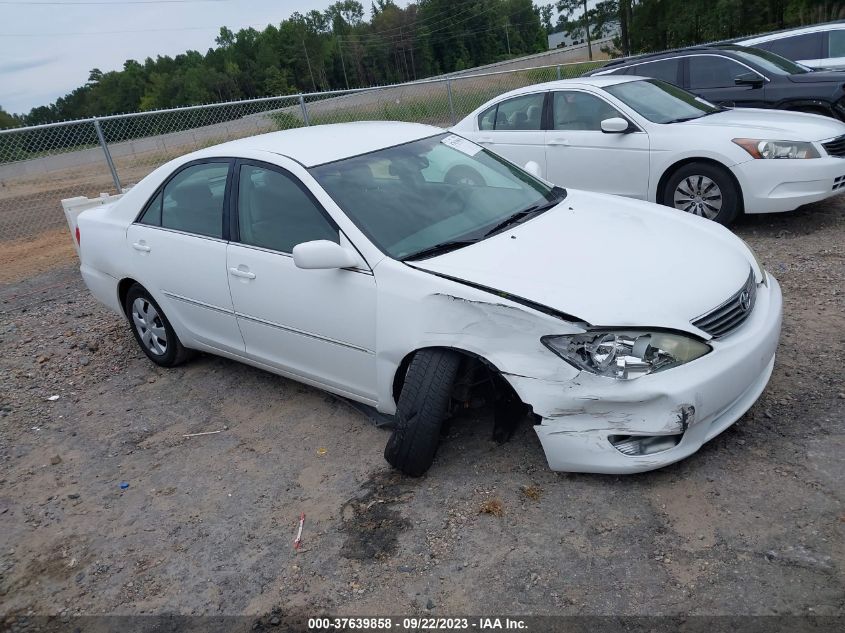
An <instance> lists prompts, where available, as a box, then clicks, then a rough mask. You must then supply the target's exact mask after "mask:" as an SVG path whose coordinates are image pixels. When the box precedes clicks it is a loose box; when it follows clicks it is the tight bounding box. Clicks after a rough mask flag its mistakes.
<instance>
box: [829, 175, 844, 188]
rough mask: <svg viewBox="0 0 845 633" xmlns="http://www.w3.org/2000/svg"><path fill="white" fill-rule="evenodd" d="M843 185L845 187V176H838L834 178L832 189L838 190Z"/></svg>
mask: <svg viewBox="0 0 845 633" xmlns="http://www.w3.org/2000/svg"><path fill="white" fill-rule="evenodd" d="M842 187H845V176H837V177H836V178H834V179H833V187H832V189H833V191H836V190H837V189H842Z"/></svg>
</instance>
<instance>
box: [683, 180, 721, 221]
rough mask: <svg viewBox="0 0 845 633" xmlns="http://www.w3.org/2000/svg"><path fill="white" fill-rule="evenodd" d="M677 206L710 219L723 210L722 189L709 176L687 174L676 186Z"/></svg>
mask: <svg viewBox="0 0 845 633" xmlns="http://www.w3.org/2000/svg"><path fill="white" fill-rule="evenodd" d="M674 203H675V208H676V209H680V210H681V211H686V212H687V213H692V214H693V215H700V216H701V217H703V218H707V219H708V220H714V219H716V216H717V215H719V212H720V211H721V210H722V190H721V189H719V185H717V184H716V183H715V182H714V181H713V180H711V179H710V178H708V177H707V176H687V177H686V178H684V179H683V180H681V182H679V183H678V186H677V187H675V195H674Z"/></svg>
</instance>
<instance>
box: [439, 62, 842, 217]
mask: <svg viewBox="0 0 845 633" xmlns="http://www.w3.org/2000/svg"><path fill="white" fill-rule="evenodd" d="M453 130H454V131H455V132H456V133H458V134H461V135H462V136H465V137H466V138H469V139H472V140H473V141H475V142H477V143H480V144H482V145H484V146H486V147H489V148H490V149H492V150H494V151H495V152H497V153H499V154H501V155H502V156H504V157H506V158H508V159H509V160H511V161H513V162H515V163H517V164H519V165H524V164H526V163H527V162H529V161H531V162H533V163H536V166H535V167H534V168H533V169H534V170H535V171H536V172H537V174H538V175H540V176H543V177H545V178H547V179H548V180H550V181H551V182H553V183H555V184H557V185H560V186H567V187H577V188H579V189H587V190H589V191H601V192H603V193H614V194H618V195H623V196H628V197H631V198H639V199H642V200H650V201H652V202H657V203H660V204H665V205H667V206H674V207H675V208H677V209H681V210H682V211H688V212H690V213H694V214H696V215H700V216H703V217H705V218H708V219H711V220H715V221H717V222H720V223H722V224H726V225H727V224H730V223H731V222H733V220H734V219H735V218H736V217H737V215H738V214H740V213H742V212H745V213H769V212H775V211H791V210H793V209H796V208H798V207H799V206H801V205H804V204H807V203H810V202H817V201H819V200H823V199H825V198H828V197H830V196H834V195H837V194H840V193H842V192H845V160H843V158H845V123H842V122H841V121H837V120H835V119H831V118H829V117H824V116H819V115H815V114H802V113H799V112H785V111H780V110H762V109H750V108H743V109H736V110H731V109H725V108H720V107H716V106H714V105H712V104H710V103H708V102H706V101H704V100H703V99H700V98H698V97H696V96H695V95H693V94H691V93H689V92H687V91H685V90H682V89H681V88H678V87H677V86H674V85H672V84H669V83H666V82H663V81H660V80H657V79H645V78H641V77H628V76H624V75H623V76H597V77H583V78H580V79H571V80H569V79H568V80H562V81H553V82H549V83H544V84H536V85H533V86H529V87H527V88H520V89H519V90H513V91H511V92H508V93H505V94H503V95H501V96H499V97H496V98H495V99H493V100H491V101H488V102H487V103H485V104H484V105H483V106H481V107H480V108H478V109H477V110H476V111H475V112H473V113H472V114H470V115H469V116H467V117H466V118H465V119H463V120H462V121H461V122H459V123H458V124H457V125H456V126H455V127H454V128H453ZM471 178H472V175H471V174H470V175H468V176H467V179H469V180H471Z"/></svg>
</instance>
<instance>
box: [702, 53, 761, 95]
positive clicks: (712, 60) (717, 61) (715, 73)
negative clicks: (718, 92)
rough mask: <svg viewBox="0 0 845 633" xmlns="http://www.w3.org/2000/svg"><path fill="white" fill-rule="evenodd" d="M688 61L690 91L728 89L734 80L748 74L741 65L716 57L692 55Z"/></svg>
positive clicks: (733, 84)
mask: <svg viewBox="0 0 845 633" xmlns="http://www.w3.org/2000/svg"><path fill="white" fill-rule="evenodd" d="M688 59H689V83H690V89H692V90H701V89H705V88H728V87H733V86H735V85H736V84H735V83H734V80H735V79H736V78H737V77H739V76H740V75H747V74H748V73H750V72H753V71H750V70H749V69H748V68H746V67H745V66H743V65H742V64H740V63H738V62H735V61H734V60H732V59H728V58H727V57H720V56H717V55H693V56H691V57H689V58H688Z"/></svg>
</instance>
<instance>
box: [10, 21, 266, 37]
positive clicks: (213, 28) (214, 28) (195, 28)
mask: <svg viewBox="0 0 845 633" xmlns="http://www.w3.org/2000/svg"><path fill="white" fill-rule="evenodd" d="M261 26H269V25H268V24H247V25H245V26H238V27H231V28H230V30H234V29H237V30H243V29H248V28H255V27H261ZM221 28H222V27H221V26H185V27H179V28H172V29H135V30H127V31H75V32H74V31H68V32H66V33H0V37H64V36H77V35H125V34H127V33H163V32H167V33H169V32H173V31H217V30H219V29H221ZM227 28H229V27H227Z"/></svg>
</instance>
